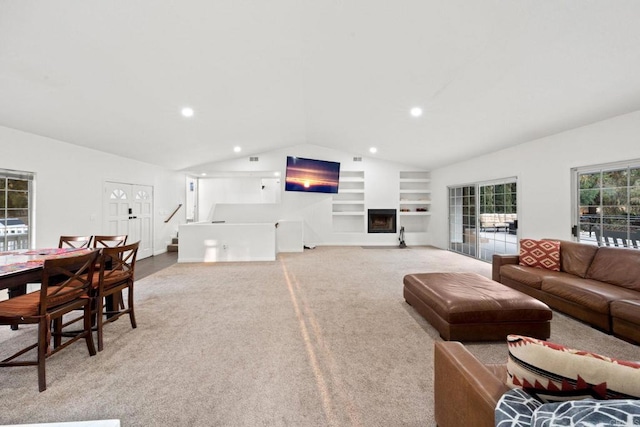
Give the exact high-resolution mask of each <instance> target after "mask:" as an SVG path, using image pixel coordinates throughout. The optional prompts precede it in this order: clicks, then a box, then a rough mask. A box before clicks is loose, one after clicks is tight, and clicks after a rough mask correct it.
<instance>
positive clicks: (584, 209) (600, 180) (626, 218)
mask: <svg viewBox="0 0 640 427" xmlns="http://www.w3.org/2000/svg"><path fill="white" fill-rule="evenodd" d="M572 172H573V182H574V188H575V190H576V194H575V199H574V200H575V202H574V212H575V220H574V224H578V225H577V226H574V228H573V234H574V236H575V237H576V239H577V240H578V241H580V242H586V243H592V244H594V245H599V246H618V247H628V248H634V249H640V247H639V246H640V160H634V161H630V162H623V163H613V164H605V165H596V166H590V167H584V168H575V169H573V170H572Z"/></svg>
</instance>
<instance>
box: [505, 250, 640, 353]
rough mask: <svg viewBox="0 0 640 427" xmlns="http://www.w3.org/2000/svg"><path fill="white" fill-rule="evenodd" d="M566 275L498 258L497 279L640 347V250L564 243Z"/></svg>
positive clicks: (516, 259)
mask: <svg viewBox="0 0 640 427" xmlns="http://www.w3.org/2000/svg"><path fill="white" fill-rule="evenodd" d="M560 265H561V267H560V270H561V271H552V270H546V269H540V268H533V267H527V266H523V265H519V257H518V256H517V255H494V256H493V272H492V278H493V280H495V281H497V282H500V283H503V284H505V285H507V286H510V287H512V288H514V289H517V290H519V291H521V292H524V293H526V294H528V295H531V296H533V297H535V298H537V299H539V300H541V301H543V302H544V303H546V304H547V305H548V306H549V307H551V308H553V309H555V310H558V311H560V312H563V313H566V314H568V315H570V316H572V317H575V318H577V319H579V320H582V321H584V322H586V323H588V324H590V325H592V326H594V327H596V328H598V329H600V330H602V331H605V332H607V333H610V334H614V335H616V336H618V337H620V338H622V339H625V340H627V341H632V342H636V343H640V250H637V249H623V248H612V247H598V246H594V245H588V244H584V243H576V242H570V241H561V242H560Z"/></svg>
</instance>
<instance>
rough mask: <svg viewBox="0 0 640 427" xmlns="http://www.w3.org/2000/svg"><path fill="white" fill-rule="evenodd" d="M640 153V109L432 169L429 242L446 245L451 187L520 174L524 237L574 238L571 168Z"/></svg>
mask: <svg viewBox="0 0 640 427" xmlns="http://www.w3.org/2000/svg"><path fill="white" fill-rule="evenodd" d="M638 158H640V112H634V113H630V114H625V115H622V116H618V117H615V118H612V119H609V120H605V121H601V122H597V123H594V124H591V125H588V126H584V127H580V128H576V129H573V130H570V131H566V132H563V133H560V134H557V135H552V136H548V137H545V138H540V139H537V140H534V141H531V142H527V143H524V144H520V145H518V146H515V147H511V148H508V149H504V150H501V151H497V152H495V153H491V154H489V155H486V156H481V157H478V158H475V159H472V160H469V161H465V162H461V163H457V164H454V165H451V166H447V167H444V168H440V169H436V170H433V171H432V172H431V184H432V191H433V193H432V197H433V199H432V205H431V208H432V218H431V227H430V230H431V233H430V237H431V241H430V243H431V244H433V245H434V246H437V247H439V248H447V247H448V240H449V239H448V230H449V227H448V200H447V197H448V191H447V186H456V185H462V184H469V183H475V182H481V181H490V180H494V179H500V178H506V177H513V176H516V177H517V178H518V234H519V236H520V238H523V237H526V238H545V237H549V238H557V239H564V240H571V239H572V236H571V226H572V225H573V224H572V217H571V207H572V206H571V203H572V197H573V195H572V194H571V168H574V167H580V166H588V165H595V164H600V163H609V162H616V161H623V160H633V159H638Z"/></svg>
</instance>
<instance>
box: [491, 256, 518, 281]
mask: <svg viewBox="0 0 640 427" xmlns="http://www.w3.org/2000/svg"><path fill="white" fill-rule="evenodd" d="M519 261H520V257H519V256H518V255H499V254H493V260H492V263H491V278H492V279H493V280H495V281H496V282H499V281H500V267H502V266H503V265H506V264H518V262H519Z"/></svg>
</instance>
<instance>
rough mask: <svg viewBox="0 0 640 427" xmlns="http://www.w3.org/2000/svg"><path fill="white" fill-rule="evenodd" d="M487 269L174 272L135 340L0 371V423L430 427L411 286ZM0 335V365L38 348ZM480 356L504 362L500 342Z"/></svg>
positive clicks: (141, 315) (596, 343) (374, 263)
mask: <svg viewBox="0 0 640 427" xmlns="http://www.w3.org/2000/svg"><path fill="white" fill-rule="evenodd" d="M490 268H491V266H490V265H489V264H486V263H484V262H480V261H477V260H474V259H471V258H468V257H464V256H460V255H457V254H454V253H450V252H447V251H441V250H437V249H433V248H426V247H423V248H417V247H416V248H407V249H403V250H398V249H378V250H368V249H363V248H359V247H318V248H316V249H313V250H306V251H305V252H304V253H299V254H281V255H280V256H279V259H278V261H276V262H258V263H226V264H206V265H205V264H177V265H175V266H172V267H170V268H168V269H165V270H163V271H161V272H159V273H156V274H154V275H152V276H149V277H147V278H144V279H142V280H140V281H138V282H136V304H137V307H136V309H137V319H138V329H136V330H132V329H131V327H130V325H129V323H128V320H127V319H124V318H123V319H121V320H119V321H117V322H115V323H114V324H111V325H108V326H107V327H106V330H105V339H106V341H105V350H104V351H103V352H101V353H99V354H98V355H97V356H94V357H91V358H90V357H89V356H88V353H87V351H86V347H85V346H84V345H83V344H81V343H80V344H75V345H73V346H71V347H69V348H68V349H65V350H64V351H62V352H60V353H59V354H57V355H54V356H53V357H52V358H50V359H49V360H48V361H47V384H48V389H47V390H46V391H45V392H43V393H38V387H37V375H36V370H35V368H34V367H25V368H2V369H0V400H1V401H2V402H3V408H2V410H1V411H0V424H11V423H25V422H47V421H76V420H92V419H110V418H116V419H120V420H121V421H122V425H123V426H127V427H130V426H158V425H163V426H430V425H434V421H433V393H432V388H431V385H432V368H433V367H432V362H433V357H432V352H433V341H434V340H439V339H440V338H439V337H438V334H437V332H436V331H435V330H434V329H433V328H431V326H430V325H429V324H428V323H426V322H425V321H424V320H423V319H422V318H421V317H420V316H418V315H417V314H416V313H415V312H414V310H413V309H412V308H411V307H410V306H408V305H407V304H406V303H405V302H404V299H403V297H402V277H403V276H404V275H405V274H408V273H415V272H427V271H475V272H479V273H481V274H483V275H485V276H489V275H490ZM33 337H34V330H33V329H32V328H22V329H21V330H20V331H18V332H15V331H10V330H9V329H8V328H7V327H4V328H2V330H1V331H0V353H1V354H0V356H1V355H2V354H6V353H8V352H9V351H11V350H12V349H14V348H18V346H20V345H22V344H24V343H25V342H26V341H25V339H27V338H29V339H31V338H33ZM551 340H553V341H556V342H561V343H563V344H566V345H570V346H574V347H575V346H580V347H581V348H585V349H588V350H592V351H596V352H600V353H606V354H610V355H614V356H617V357H621V358H627V359H634V360H636V359H640V356H639V352H638V349H639V348H638V347H636V346H634V345H631V344H628V343H625V342H623V341H621V340H618V339H616V338H613V337H611V336H608V335H605V334H603V333H600V332H598V331H595V330H594V329H592V328H590V327H588V326H586V325H584V324H582V323H579V322H577V321H574V320H572V319H569V318H567V317H566V316H563V315H560V314H557V313H556V314H554V320H553V324H552V337H551ZM469 347H470V348H471V350H472V351H473V352H474V353H475V354H477V355H478V356H479V357H481V358H482V359H483V360H484V361H488V362H503V361H504V360H505V359H506V348H505V345H504V344H503V343H478V344H471V345H469Z"/></svg>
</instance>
